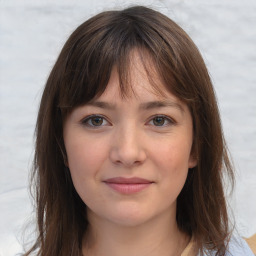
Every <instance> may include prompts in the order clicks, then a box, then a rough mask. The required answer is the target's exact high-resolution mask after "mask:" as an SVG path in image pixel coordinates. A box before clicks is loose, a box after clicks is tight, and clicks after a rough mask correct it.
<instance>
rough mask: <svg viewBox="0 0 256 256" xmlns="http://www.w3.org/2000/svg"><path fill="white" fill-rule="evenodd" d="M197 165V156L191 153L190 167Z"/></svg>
mask: <svg viewBox="0 0 256 256" xmlns="http://www.w3.org/2000/svg"><path fill="white" fill-rule="evenodd" d="M196 166H197V157H196V156H195V155H194V154H191V155H190V157H189V160H188V168H190V169H191V168H194V167H196Z"/></svg>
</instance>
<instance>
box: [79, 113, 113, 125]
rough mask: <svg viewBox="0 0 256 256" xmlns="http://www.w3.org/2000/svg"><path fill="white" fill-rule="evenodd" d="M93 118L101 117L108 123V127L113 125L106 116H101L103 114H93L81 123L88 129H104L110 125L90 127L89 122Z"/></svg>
mask: <svg viewBox="0 0 256 256" xmlns="http://www.w3.org/2000/svg"><path fill="white" fill-rule="evenodd" d="M93 117H100V118H102V119H104V120H105V121H107V123H108V125H111V123H110V122H109V121H108V119H107V118H106V117H105V116H104V115H101V114H92V115H89V116H86V117H84V118H82V119H81V120H80V123H81V124H82V125H84V126H87V127H90V128H100V127H103V126H108V125H100V126H96V125H95V126H93V125H89V124H88V121H89V120H90V119H92V118H93Z"/></svg>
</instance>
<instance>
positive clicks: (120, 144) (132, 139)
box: [111, 122, 146, 166]
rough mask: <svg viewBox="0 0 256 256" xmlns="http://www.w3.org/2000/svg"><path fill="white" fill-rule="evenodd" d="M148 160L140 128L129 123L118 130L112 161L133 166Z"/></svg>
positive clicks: (112, 151) (113, 146)
mask: <svg viewBox="0 0 256 256" xmlns="http://www.w3.org/2000/svg"><path fill="white" fill-rule="evenodd" d="M145 158H146V154H145V150H144V147H143V142H142V137H141V134H140V130H139V128H138V127H137V126H136V124H135V123H134V122H127V123H126V124H123V125H122V126H120V127H119V128H117V129H116V131H115V134H114V139H113V144H112V148H111V160H112V161H113V162H115V163H119V164H123V165H125V166H131V165H134V164H139V163H142V162H143V161H144V160H145Z"/></svg>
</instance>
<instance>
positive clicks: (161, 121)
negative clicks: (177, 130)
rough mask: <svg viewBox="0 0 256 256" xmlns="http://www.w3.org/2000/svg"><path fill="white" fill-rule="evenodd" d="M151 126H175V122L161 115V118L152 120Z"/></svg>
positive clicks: (156, 117)
mask: <svg viewBox="0 0 256 256" xmlns="http://www.w3.org/2000/svg"><path fill="white" fill-rule="evenodd" d="M149 124H150V125H153V126H167V125H170V124H174V121H173V120H172V119H171V118H169V117H167V116H162V115H161V116H155V117H154V118H152V119H151V120H150V122H149Z"/></svg>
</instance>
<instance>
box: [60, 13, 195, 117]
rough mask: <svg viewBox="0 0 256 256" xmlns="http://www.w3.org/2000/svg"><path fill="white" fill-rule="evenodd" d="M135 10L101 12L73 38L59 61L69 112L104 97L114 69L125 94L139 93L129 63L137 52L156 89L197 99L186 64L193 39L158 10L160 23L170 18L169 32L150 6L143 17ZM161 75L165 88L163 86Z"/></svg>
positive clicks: (63, 100)
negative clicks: (101, 96)
mask: <svg viewBox="0 0 256 256" xmlns="http://www.w3.org/2000/svg"><path fill="white" fill-rule="evenodd" d="M138 9H139V8H137V9H136V10H137V11H138ZM136 10H133V8H130V9H126V10H124V11H111V12H103V13H100V14H98V15H96V16H94V17H93V18H91V19H89V20H88V21H86V22H85V23H83V24H82V25H80V26H79V27H78V28H77V29H76V30H75V31H74V32H73V34H72V35H71V36H70V38H69V39H68V41H67V43H66V44H65V45H64V47H63V50H62V52H61V54H60V56H61V58H60V59H59V60H58V62H59V63H58V65H59V64H60V65H62V67H63V69H62V71H61V70H60V68H59V67H58V73H59V74H58V76H59V81H58V86H59V97H58V99H57V100H58V106H59V108H60V109H61V112H62V113H64V115H65V113H66V114H67V113H68V112H70V111H72V110H73V109H74V108H75V107H77V106H81V105H84V104H86V103H88V102H89V101H91V100H93V99H95V98H97V97H99V96H100V95H101V94H102V93H103V92H104V91H105V90H106V87H107V85H108V82H109V79H110V76H111V72H112V70H113V68H116V69H117V72H118V75H119V85H120V94H121V96H122V97H129V96H130V95H131V93H134V91H133V88H132V85H131V82H130V81H131V77H132V75H133V74H131V72H130V70H131V68H130V67H131V65H134V64H136V63H134V58H133V54H132V53H133V52H134V51H136V52H137V53H138V55H139V57H140V60H139V61H141V63H142V64H143V67H144V69H145V72H146V74H147V77H148V80H149V82H150V84H151V85H152V88H153V92H155V93H156V94H158V95H161V96H164V94H165V93H164V92H165V91H166V89H167V91H170V92H172V93H173V94H174V95H175V96H177V97H178V98H179V99H180V100H182V101H185V102H188V101H189V100H190V99H191V98H193V96H191V94H190V92H191V88H189V86H190V84H189V82H190V81H193V79H191V78H189V77H188V78H186V75H187V73H188V72H187V70H186V69H187V66H186V63H185V62H189V61H191V60H188V57H187V56H191V54H186V49H189V48H191V46H193V45H189V47H187V44H189V40H187V39H186V38H187V36H184V33H185V32H184V31H183V30H182V29H181V28H180V27H178V26H177V24H176V23H174V22H172V21H170V20H169V19H168V18H166V17H165V16H163V15H161V14H158V15H157V16H156V17H158V16H159V15H160V16H161V17H160V18H159V19H161V23H163V21H164V22H166V24H164V25H165V26H166V30H163V24H161V23H160V22H159V20H158V19H152V17H153V16H154V15H151V13H150V12H153V13H154V14H155V11H153V10H148V12H147V13H145V15H143V16H142V15H141V13H140V12H139V14H137V13H136ZM167 31H168V33H167ZM184 38H185V39H184ZM183 48H184V52H183V51H182V50H181V49H183ZM192 48H193V47H192ZM182 54H183V55H184V56H185V58H183V59H182V56H181V55H182ZM184 60H185V62H184ZM63 63H64V64H63ZM192 65H193V63H192ZM159 79H160V81H161V84H163V85H164V87H163V86H159Z"/></svg>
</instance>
